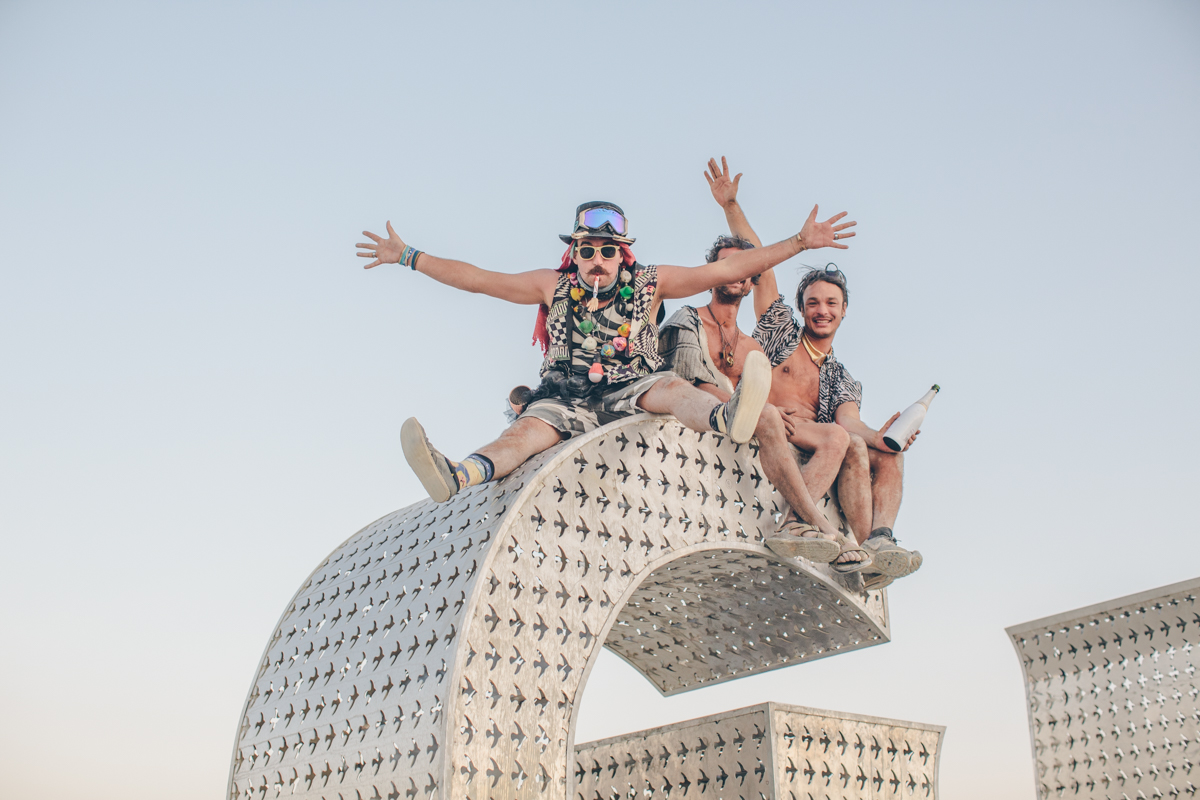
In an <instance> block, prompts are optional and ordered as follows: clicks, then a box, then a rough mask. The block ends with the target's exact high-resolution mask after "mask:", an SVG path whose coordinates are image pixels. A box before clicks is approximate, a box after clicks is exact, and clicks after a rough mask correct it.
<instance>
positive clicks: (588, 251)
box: [579, 244, 621, 261]
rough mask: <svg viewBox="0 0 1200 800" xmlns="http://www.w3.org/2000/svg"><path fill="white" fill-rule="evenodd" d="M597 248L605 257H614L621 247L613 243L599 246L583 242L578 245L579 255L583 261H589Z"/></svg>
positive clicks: (594, 255)
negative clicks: (583, 243)
mask: <svg viewBox="0 0 1200 800" xmlns="http://www.w3.org/2000/svg"><path fill="white" fill-rule="evenodd" d="M597 250H599V251H600V255H602V256H604V257H605V258H616V257H617V253H620V252H621V248H619V247H617V246H616V245H615V244H606V245H604V246H603V247H599V248H597V247H592V246H591V245H588V244H585V245H581V246H580V247H579V257H580V258H582V259H583V260H584V261H590V260H592V259H593V258H595V257H596V251H597Z"/></svg>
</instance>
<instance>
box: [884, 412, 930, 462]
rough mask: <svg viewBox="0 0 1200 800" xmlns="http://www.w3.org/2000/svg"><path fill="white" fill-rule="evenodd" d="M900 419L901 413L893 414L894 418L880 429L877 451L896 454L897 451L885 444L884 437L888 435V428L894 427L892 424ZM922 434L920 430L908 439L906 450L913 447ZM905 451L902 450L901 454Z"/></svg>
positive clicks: (905, 444)
mask: <svg viewBox="0 0 1200 800" xmlns="http://www.w3.org/2000/svg"><path fill="white" fill-rule="evenodd" d="M899 418H900V412H899V411H897V412H896V413H895V414H892V418H891V419H889V420H888V421H887V422H886V423H884V425H883V427H882V428H880V429H879V433H877V434H875V449H876V450H882V451H883V452H885V453H894V452H896V451H895V450H893V449H892V448H890V447H888V446H887V445H886V444H884V441H883V435H884V434H885V433H887V430H888V428H890V427H892V423H893V422H895V421H896V420H898V419H899ZM920 433H921V431H920V430H919V429H918V430H917V432H916V433H914V434H913V435H912V436H910V437H908V441H907V442H905V443H904V450H907V449H908V448H910V447H912V443H913V442H915V441H916V440H917V436H918V435H919V434H920ZM904 450H901V451H900V452H901V453H903V452H904Z"/></svg>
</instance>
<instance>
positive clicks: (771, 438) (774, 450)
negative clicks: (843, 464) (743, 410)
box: [754, 405, 840, 541]
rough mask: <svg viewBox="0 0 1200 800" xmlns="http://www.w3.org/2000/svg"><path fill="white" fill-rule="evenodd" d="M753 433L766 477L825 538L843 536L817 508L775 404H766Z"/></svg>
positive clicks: (803, 518) (801, 516)
mask: <svg viewBox="0 0 1200 800" xmlns="http://www.w3.org/2000/svg"><path fill="white" fill-rule="evenodd" d="M754 435H755V436H756V437H758V444H759V452H758V460H759V463H760V464H762V468H763V473H764V474H765V475H766V476H767V480H769V481H770V482H771V485H772V486H774V487H775V488H776V489H777V490H778V491H779V493H780V494H781V495H783V499H784V500H786V501H787V503H788V505H790V506H791V507H792V510H793V511H795V512H796V514H797V515H798V516H799V517H800V519H802V520H804V521H805V522H807V523H808V524H810V525H815V526H817V528H818V529H819V530H820V531H821V533H823V534H825V537H826V538H828V539H833V540H834V541H837V540H838V539H839V538H840V536H839V533H838V530H837V528H835V527H834V526H833V524H832V523H831V522H830V521H829V520H828V519H827V518H826V517H825V515H824V514H822V513H821V511H820V510H819V509H818V508H817V505H816V503H814V502H813V499H812V495H811V494H809V492H808V487H807V486H805V484H804V478H803V476H802V475H801V474H800V467H799V465H797V464H796V453H795V451H794V450H792V446H791V445H790V444H788V440H787V431H786V429H785V428H784V427H783V417H782V416H780V414H779V411H778V410H777V409H776V408H775V406H772V405H768V406H766V407H765V408H763V412H762V415H761V416H760V417H759V418H758V427H757V428H755V429H754Z"/></svg>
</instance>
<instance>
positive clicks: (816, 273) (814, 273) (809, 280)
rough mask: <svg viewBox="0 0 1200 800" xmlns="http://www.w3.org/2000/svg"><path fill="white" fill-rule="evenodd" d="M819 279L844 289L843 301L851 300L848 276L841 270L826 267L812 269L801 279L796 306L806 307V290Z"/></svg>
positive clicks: (798, 307) (797, 290)
mask: <svg viewBox="0 0 1200 800" xmlns="http://www.w3.org/2000/svg"><path fill="white" fill-rule="evenodd" d="M817 281H825V283H831V284H833V285H834V286H836V287H838V288H839V289H841V290H842V303H849V302H850V290H849V289H847V288H846V276H845V275H843V274H842V272H841V270H838V271H837V272H826V271H825V270H824V269H810V270H809V271H808V274H806V275H805V276H804V277H803V278H801V279H800V285H799V286H797V287H796V308H797V309H803V308H804V290H805V289H807V288H808V287H810V286H812V285H813V284H814V283H816V282H817Z"/></svg>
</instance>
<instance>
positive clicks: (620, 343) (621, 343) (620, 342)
mask: <svg viewBox="0 0 1200 800" xmlns="http://www.w3.org/2000/svg"><path fill="white" fill-rule="evenodd" d="M621 327H622V328H624V327H626V326H624V325H622V326H621ZM612 343H613V347H615V348H617V349H618V350H624V349H625V347H626V345H628V344H629V340H628V339H626V338H625V337H624V336H618V337H617V338H615V339H613V341H612Z"/></svg>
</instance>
